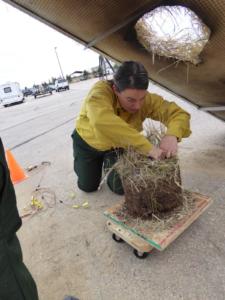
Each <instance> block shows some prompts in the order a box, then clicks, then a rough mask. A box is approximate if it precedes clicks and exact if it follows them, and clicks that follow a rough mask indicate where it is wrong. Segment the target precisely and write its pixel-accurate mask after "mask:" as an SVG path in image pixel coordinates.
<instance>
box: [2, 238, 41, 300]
mask: <svg viewBox="0 0 225 300" xmlns="http://www.w3.org/2000/svg"><path fill="white" fill-rule="evenodd" d="M0 299H1V300H38V294H37V288H36V284H35V282H34V280H33V278H32V276H31V274H30V272H29V271H28V269H27V268H26V266H25V265H24V263H23V257H22V251H21V247H20V243H19V240H18V238H17V236H16V235H13V237H11V238H9V239H1V240H0Z"/></svg>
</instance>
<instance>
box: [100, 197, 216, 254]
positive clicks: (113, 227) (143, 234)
mask: <svg viewBox="0 0 225 300" xmlns="http://www.w3.org/2000/svg"><path fill="white" fill-rule="evenodd" d="M192 196H193V199H194V202H193V207H192V209H191V210H190V211H189V212H188V213H187V214H184V215H183V216H182V217H181V218H180V219H178V220H177V221H176V220H175V222H174V224H173V225H172V226H171V227H170V228H169V229H162V230H160V231H157V230H155V231H154V229H152V230H151V221H149V220H148V221H146V224H147V226H143V227H142V228H137V227H136V226H133V224H131V223H132V222H129V221H124V220H123V218H121V217H120V216H119V214H118V212H119V211H121V208H122V205H123V202H120V203H117V204H116V205H114V206H113V207H111V208H109V209H107V210H106V211H105V213H104V215H105V216H106V217H107V219H108V220H107V226H108V229H109V230H110V231H111V232H112V233H113V234H112V238H113V239H114V240H115V241H116V242H119V243H121V242H123V241H125V242H127V243H128V244H129V245H130V246H131V247H133V249H134V254H135V255H136V256H137V257H138V258H145V257H147V256H148V254H149V252H151V250H152V249H154V248H156V249H157V250H159V251H163V250H164V249H165V248H166V247H168V246H169V245H170V244H171V243H172V242H173V241H174V240H175V239H176V238H177V237H178V236H179V235H180V234H181V233H182V232H183V231H184V230H185V229H186V228H188V227H189V226H190V225H191V224H192V223H193V222H194V221H195V220H196V219H197V218H198V217H199V216H200V215H201V214H202V213H203V212H204V211H205V210H206V209H207V208H208V207H209V206H210V205H211V203H212V200H211V199H210V198H208V197H206V196H203V195H201V194H197V193H192ZM143 224H144V225H146V224H145V221H144V223H143Z"/></svg>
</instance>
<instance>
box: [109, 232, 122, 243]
mask: <svg viewBox="0 0 225 300" xmlns="http://www.w3.org/2000/svg"><path fill="white" fill-rule="evenodd" d="M112 238H113V240H114V241H115V242H117V243H123V242H124V240H123V239H121V238H120V237H118V236H117V235H116V234H115V233H113V234H112Z"/></svg>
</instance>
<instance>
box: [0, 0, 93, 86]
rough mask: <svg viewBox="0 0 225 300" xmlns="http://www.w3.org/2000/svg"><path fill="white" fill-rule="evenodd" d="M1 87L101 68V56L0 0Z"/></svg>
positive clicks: (28, 84) (41, 80)
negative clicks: (10, 83) (99, 57)
mask: <svg viewBox="0 0 225 300" xmlns="http://www.w3.org/2000/svg"><path fill="white" fill-rule="evenodd" d="M0 33H1V34H0V36H1V42H0V45H1V46H0V84H3V83H5V82H7V81H17V82H19V83H20V85H21V87H24V86H28V87H29V86H33V84H34V83H36V84H38V83H41V82H43V81H45V80H46V81H47V80H48V79H50V78H51V77H59V76H60V69H59V65H58V62H57V58H56V55H55V50H54V47H57V52H58V56H59V59H60V62H61V65H62V69H63V73H64V75H66V74H71V73H72V72H73V71H75V70H82V71H83V70H85V69H90V68H91V67H94V66H97V65H98V54H97V53H95V52H93V51H91V50H84V46H83V45H80V44H78V43H77V42H75V41H73V40H71V39H70V38H68V37H66V36H64V35H63V34H61V33H59V32H57V31H55V30H53V29H51V28H50V27H48V26H47V25H45V24H43V23H41V22H39V21H37V20H35V19H33V18H31V17H30V16H28V15H26V14H24V13H23V12H21V11H19V10H17V9H15V8H14V7H12V6H10V5H8V4H6V3H5V2H2V1H1V0H0Z"/></svg>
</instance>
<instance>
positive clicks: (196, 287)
mask: <svg viewBox="0 0 225 300" xmlns="http://www.w3.org/2000/svg"><path fill="white" fill-rule="evenodd" d="M95 81H96V79H92V80H87V81H82V82H79V83H74V84H71V86H70V90H69V91H62V92H59V93H53V95H47V96H43V97H38V98H37V99H34V97H31V96H29V97H28V98H26V101H25V103H23V104H20V105H14V106H10V107H8V108H3V107H0V120H1V121H0V136H1V138H2V141H3V143H4V145H5V148H7V149H11V151H12V153H13V155H14V156H15V158H16V160H17V162H18V163H19V164H20V165H21V166H22V167H23V168H24V169H26V168H27V167H29V166H33V165H37V166H38V165H41V163H43V162H49V163H50V165H45V166H44V167H42V168H40V169H39V170H38V169H37V170H36V171H34V172H30V174H28V175H29V178H28V179H26V180H25V181H23V182H22V183H20V184H17V185H15V189H16V194H17V201H18V207H19V211H20V213H21V215H22V214H24V207H26V206H27V205H28V204H29V202H30V200H31V195H32V192H33V191H34V190H35V189H36V188H37V186H41V187H43V188H47V189H49V190H50V191H51V192H54V193H55V195H56V199H55V202H54V203H53V204H54V205H51V207H48V208H47V209H45V210H44V211H41V212H39V213H38V214H36V215H34V216H33V217H25V218H24V219H23V227H22V229H21V230H20V231H19V234H18V235H19V238H20V240H21V244H22V248H23V252H24V260H25V262H26V264H27V265H28V267H29V269H30V271H31V273H32V274H33V277H34V278H35V280H36V282H37V286H38V290H39V294H40V299H41V300H46V299H49V300H58V299H62V297H63V296H64V295H65V294H73V295H75V296H77V297H79V298H80V299H81V300H83V299H84V300H99V299H103V300H106V299H109V300H118V299H122V300H141V299H143V300H149V299H152V300H155V299H157V300H158V299H163V300H164V299H167V300H170V299H184V300H195V299H198V300H203V299H204V300H205V299H209V300H211V299H216V300H224V299H225V268H224V266H225V230H224V228H225V151H224V150H225V123H224V122H222V121H220V120H218V119H216V118H215V117H213V116H211V115H210V114H207V113H204V112H201V111H199V110H198V109H197V108H195V107H194V106H192V105H190V104H188V103H187V102H185V101H183V100H182V99H180V98H178V97H176V96H174V95H172V94H170V93H169V92H167V91H165V90H162V89H161V88H159V87H158V86H156V85H153V84H151V85H150V90H151V91H153V92H157V93H159V94H161V95H163V96H164V97H165V98H166V99H168V100H173V101H176V102H177V103H178V104H179V105H181V106H182V107H183V108H185V109H186V110H188V111H189V112H190V113H191V115H192V123H191V124H192V132H193V133H192V136H191V137H190V138H189V139H186V140H184V141H183V142H182V143H181V144H180V148H179V157H180V164H181V172H182V179H183V185H184V187H185V188H187V189H189V190H191V191H197V192H200V193H203V194H205V195H208V196H210V197H212V198H213V199H214V203H213V205H212V206H211V207H210V208H209V209H208V210H207V211H206V212H205V213H204V214H203V215H202V216H201V217H200V219H198V220H197V221H196V222H195V223H194V224H193V225H192V226H191V227H190V228H189V229H188V230H187V231H186V232H185V233H184V234H183V235H182V236H181V237H180V238H179V239H178V240H176V241H175V242H174V243H173V244H172V245H171V246H170V247H169V248H168V249H166V250H165V252H158V251H153V252H152V254H151V255H150V256H149V257H148V258H147V259H146V260H138V259H137V258H136V257H135V256H134V255H133V254H132V251H131V249H130V247H129V246H128V245H125V244H122V245H121V244H117V243H114V242H113V240H112V239H111V234H110V233H109V232H108V230H107V228H106V226H105V221H106V220H105V217H104V216H103V212H104V210H105V209H106V208H107V207H110V206H111V205H113V204H114V203H115V202H116V201H118V200H120V199H121V197H120V196H117V195H114V194H112V193H111V192H110V191H109V189H108V188H107V186H106V185H103V187H102V189H101V190H100V191H98V192H95V193H91V194H85V193H82V192H81V191H79V190H78V188H77V186H76V177H75V175H74V172H73V156H72V140H71V137H70V135H71V133H72V131H73V129H74V126H75V118H76V116H77V115H78V113H79V109H80V106H81V102H82V99H83V98H84V96H85V95H86V93H87V92H88V90H89V88H90V87H91V85H92V84H93V83H94V82H95ZM83 202H88V203H89V207H88V208H86V209H84V208H81V209H75V208H73V207H72V206H73V205H74V204H75V203H83Z"/></svg>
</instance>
